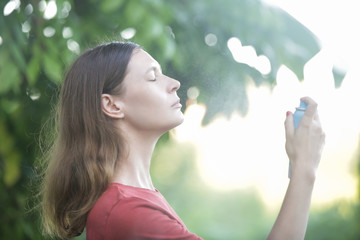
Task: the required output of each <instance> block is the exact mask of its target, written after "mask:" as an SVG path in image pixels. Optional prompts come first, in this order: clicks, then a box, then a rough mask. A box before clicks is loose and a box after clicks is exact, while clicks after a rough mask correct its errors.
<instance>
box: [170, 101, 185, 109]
mask: <svg viewBox="0 0 360 240" xmlns="http://www.w3.org/2000/svg"><path fill="white" fill-rule="evenodd" d="M171 107H173V108H181V107H182V105H181V103H180V99H178V100H177V101H176V102H175V103H174V104H173V105H171Z"/></svg>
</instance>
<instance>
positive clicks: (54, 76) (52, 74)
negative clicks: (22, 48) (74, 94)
mask: <svg viewBox="0 0 360 240" xmlns="http://www.w3.org/2000/svg"><path fill="white" fill-rule="evenodd" d="M42 64H43V67H44V71H45V74H46V75H47V76H48V77H49V78H50V80H51V81H53V82H55V83H59V82H60V81H61V77H62V66H61V64H60V59H55V58H54V57H53V56H50V55H48V54H45V55H43V61H42Z"/></svg>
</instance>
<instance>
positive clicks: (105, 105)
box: [101, 94, 125, 119]
mask: <svg viewBox="0 0 360 240" xmlns="http://www.w3.org/2000/svg"><path fill="white" fill-rule="evenodd" d="M101 108H102V111H103V112H104V113H105V114H106V115H107V116H109V117H111V118H116V119H121V118H124V116H125V114H124V112H123V107H122V102H121V101H120V99H118V98H116V97H114V96H112V95H110V94H102V95H101Z"/></svg>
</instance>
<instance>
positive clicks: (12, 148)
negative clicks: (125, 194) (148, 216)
mask: <svg viewBox="0 0 360 240" xmlns="http://www.w3.org/2000/svg"><path fill="white" fill-rule="evenodd" d="M355 4H356V1H355V0H344V1H325V0H318V1H310V0H302V1H300V0H288V1H281V0H263V1H260V0H223V1H216V0H207V1H205V0H198V1H192V0H167V1H166V0H153V1H147V0H132V1H125V0H102V1H100V0H56V1H55V0H49V1H45V0H28V1H25V0H23V1H20V0H10V1H9V0H0V212H1V214H0V239H43V237H42V236H41V229H40V222H39V216H38V213H37V211H36V210H32V209H34V208H35V205H36V198H34V196H35V195H36V182H37V177H36V174H35V166H36V162H37V160H38V159H39V158H40V157H41V148H40V146H41V142H42V138H41V137H40V133H41V131H42V129H43V126H44V124H45V123H46V121H47V120H48V119H49V117H50V116H51V112H52V109H53V107H54V104H55V103H56V100H57V94H58V90H59V86H60V84H61V81H62V79H63V77H64V75H65V73H66V69H67V68H68V67H69V65H70V64H71V63H72V61H73V60H74V59H75V58H76V57H77V56H78V55H79V54H80V53H81V52H83V51H84V50H85V49H87V48H89V47H92V46H94V45H96V44H98V43H102V42H107V41H119V40H129V41H134V42H136V43H138V44H140V45H141V46H143V48H144V49H145V50H146V51H148V52H149V53H150V54H151V55H152V56H153V57H154V58H155V59H156V60H157V61H158V62H159V63H160V64H161V65H162V68H163V72H164V73H165V74H167V75H169V76H171V77H173V78H176V79H178V80H179V81H180V82H181V89H180V90H179V91H178V92H179V96H180V97H181V99H182V103H183V106H184V107H183V111H184V113H185V122H184V123H183V124H182V125H181V126H179V127H177V128H176V129H174V130H172V131H171V132H169V133H168V134H165V135H164V136H163V137H162V138H161V139H160V141H159V143H158V146H157V148H156V151H155V153H154V156H153V160H152V161H153V162H152V176H153V181H154V184H155V186H156V187H157V188H158V189H159V190H160V191H161V192H162V193H163V195H165V197H166V198H167V200H168V201H169V203H170V204H171V205H172V206H173V207H174V209H175V210H176V211H177V213H178V214H179V215H180V217H181V218H182V219H183V221H184V222H185V224H186V225H187V227H188V228H189V229H190V231H192V232H195V233H196V234H198V235H199V236H201V237H203V238H204V239H214V240H215V239H265V238H266V236H267V234H268V233H269V232H270V229H271V227H272V224H273V222H274V221H275V218H276V215H277V213H278V211H279V208H280V205H281V202H282V198H283V196H284V194H285V190H286V187H287V184H288V178H287V171H288V159H287V157H286V153H285V148H284V143H285V138H284V134H285V133H284V129H283V122H284V120H285V113H286V111H289V110H290V111H294V110H295V107H296V106H298V105H299V98H300V97H301V96H304V95H309V96H311V97H313V98H314V99H315V100H316V101H317V102H318V103H319V113H320V117H321V121H322V124H323V126H324V129H325V131H326V134H327V139H326V146H325V149H324V154H323V158H322V161H321V163H320V167H319V171H318V177H317V182H316V185H315V189H314V193H313V204H312V208H311V213H310V219H309V225H308V231H307V235H306V239H327V240H329V239H336V240H338V239H360V227H359V226H360V207H359V199H360V195H359V178H360V172H359V170H360V153H359V135H360V111H359V110H358V109H359V107H358V105H359V104H360V94H359V91H360V81H359V79H360V68H359V56H360V55H359V54H360V47H359V46H360V45H359V42H360V30H359V28H358V27H357V25H358V24H357V23H359V22H360V19H359V18H360V16H359V14H357V13H358V10H357V9H358V8H357V7H356V6H357V5H355ZM42 134H43V135H45V136H46V135H51V134H52V133H51V132H43V133H42ZM45 147H46V146H45ZM34 183H35V184H34ZM77 239H85V233H84V234H83V235H82V236H80V237H78V238H77Z"/></svg>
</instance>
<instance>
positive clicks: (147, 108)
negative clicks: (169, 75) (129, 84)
mask: <svg viewBox="0 0 360 240" xmlns="http://www.w3.org/2000/svg"><path fill="white" fill-rule="evenodd" d="M126 105H127V108H128V109H127V110H128V111H129V112H131V114H132V115H133V116H135V115H137V116H138V117H147V116H148V115H149V114H151V115H154V114H158V113H159V112H162V111H163V110H164V108H166V105H167V102H166V96H165V95H164V94H163V93H160V92H159V91H156V90H154V89H142V90H141V91H136V92H135V91H134V92H133V94H131V95H130V96H129V97H128V100H127V103H126Z"/></svg>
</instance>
